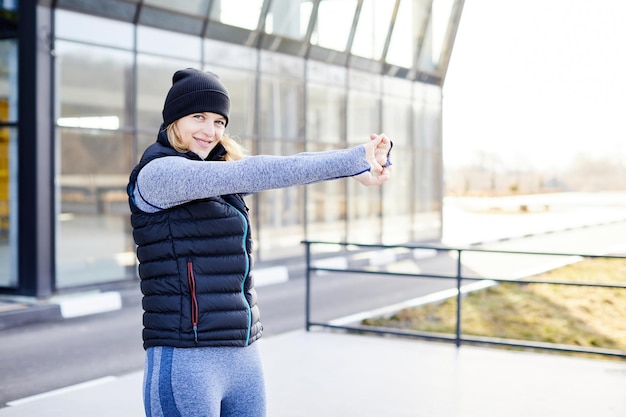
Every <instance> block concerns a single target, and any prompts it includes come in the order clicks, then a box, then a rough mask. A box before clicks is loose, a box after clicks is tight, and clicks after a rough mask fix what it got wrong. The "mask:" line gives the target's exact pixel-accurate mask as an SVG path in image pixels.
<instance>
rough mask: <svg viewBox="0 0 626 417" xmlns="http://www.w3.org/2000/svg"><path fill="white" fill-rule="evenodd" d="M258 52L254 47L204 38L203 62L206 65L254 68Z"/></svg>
mask: <svg viewBox="0 0 626 417" xmlns="http://www.w3.org/2000/svg"><path fill="white" fill-rule="evenodd" d="M258 56H259V52H258V50H257V49H256V48H250V47H247V46H240V45H235V44H232V43H226V42H221V41H216V40H213V39H204V62H205V63H206V64H207V65H212V64H213V63H219V65H221V66H225V67H232V68H242V69H249V70H256V66H257V60H258Z"/></svg>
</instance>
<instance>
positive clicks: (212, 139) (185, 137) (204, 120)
mask: <svg viewBox="0 0 626 417" xmlns="http://www.w3.org/2000/svg"><path fill="white" fill-rule="evenodd" d="M225 129H226V118H225V117H224V116H222V115H221V114H217V113H209V112H204V113H192V114H189V115H187V116H184V117H181V118H180V119H178V120H177V121H176V122H175V130H176V134H177V135H178V138H179V139H180V143H181V144H182V145H183V146H184V147H185V148H187V149H188V150H190V151H192V152H194V153H196V154H197V155H198V156H200V157H201V158H202V159H205V158H206V157H207V156H208V155H209V153H210V152H211V151H212V150H213V148H214V147H215V145H217V144H218V143H219V141H220V140H221V139H222V136H223V135H224V130H225Z"/></svg>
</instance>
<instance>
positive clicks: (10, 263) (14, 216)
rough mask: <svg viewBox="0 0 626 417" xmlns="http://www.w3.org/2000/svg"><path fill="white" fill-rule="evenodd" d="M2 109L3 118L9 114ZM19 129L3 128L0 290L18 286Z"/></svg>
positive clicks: (0, 144) (0, 136)
mask: <svg viewBox="0 0 626 417" xmlns="http://www.w3.org/2000/svg"><path fill="white" fill-rule="evenodd" d="M6 110H7V109H6V107H4V108H2V106H0V116H1V115H2V113H4V112H6ZM18 214H19V210H18V206H17V129H15V128H7V127H0V287H15V286H17V283H18V279H17V267H16V265H17V242H18V236H17V220H18Z"/></svg>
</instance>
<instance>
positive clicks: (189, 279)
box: [187, 261, 198, 344]
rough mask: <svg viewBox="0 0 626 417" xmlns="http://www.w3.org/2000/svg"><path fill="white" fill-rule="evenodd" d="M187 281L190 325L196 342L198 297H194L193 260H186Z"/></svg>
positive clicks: (194, 277)
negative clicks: (189, 298)
mask: <svg viewBox="0 0 626 417" xmlns="http://www.w3.org/2000/svg"><path fill="white" fill-rule="evenodd" d="M187 282H188V283H189V295H190V296H191V325H192V326H193V338H194V340H195V342H196V344H197V343H198V298H197V297H196V276H195V275H194V273H193V262H191V261H187Z"/></svg>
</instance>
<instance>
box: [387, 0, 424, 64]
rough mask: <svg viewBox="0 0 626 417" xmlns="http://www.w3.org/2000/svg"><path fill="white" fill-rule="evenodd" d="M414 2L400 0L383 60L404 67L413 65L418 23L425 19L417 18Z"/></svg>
mask: <svg viewBox="0 0 626 417" xmlns="http://www.w3.org/2000/svg"><path fill="white" fill-rule="evenodd" d="M416 4H417V2H414V1H412V0H402V1H401V2H400V8H399V9H398V15H397V16H396V22H395V24H394V27H393V32H392V34H391V41H390V43H389V50H388V51H387V56H386V57H385V61H387V62H388V63H390V64H393V65H398V66H400V67H404V68H411V67H413V55H414V54H415V49H416V45H417V41H418V38H419V33H420V30H421V27H420V24H421V23H422V21H424V23H425V20H423V19H421V18H418V17H419V16H418V13H417V12H416V11H414V10H413V8H414V5H416ZM422 7H423V6H422Z"/></svg>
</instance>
